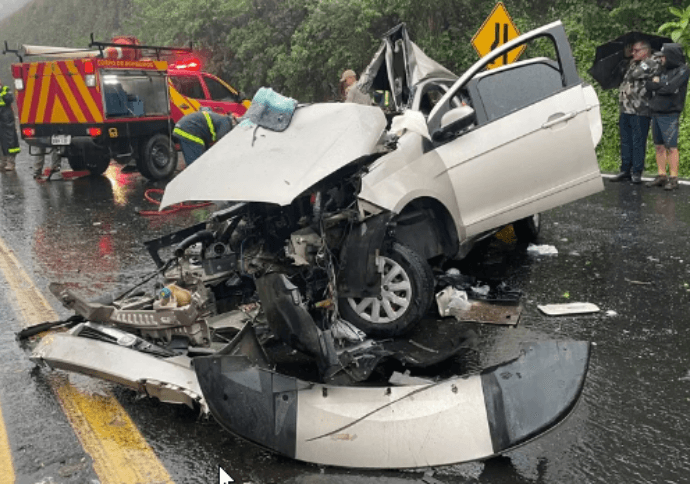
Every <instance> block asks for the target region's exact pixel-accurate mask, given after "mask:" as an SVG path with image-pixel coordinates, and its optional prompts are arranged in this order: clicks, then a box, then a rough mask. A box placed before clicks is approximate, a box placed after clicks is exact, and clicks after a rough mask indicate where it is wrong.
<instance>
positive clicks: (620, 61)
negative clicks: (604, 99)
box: [589, 32, 673, 89]
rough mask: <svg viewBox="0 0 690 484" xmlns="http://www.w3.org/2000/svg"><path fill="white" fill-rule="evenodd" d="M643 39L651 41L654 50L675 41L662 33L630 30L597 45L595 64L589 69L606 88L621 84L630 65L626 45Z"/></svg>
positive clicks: (595, 78)
mask: <svg viewBox="0 0 690 484" xmlns="http://www.w3.org/2000/svg"><path fill="white" fill-rule="evenodd" d="M643 40H646V41H647V42H649V45H651V46H652V50H653V51H655V50H661V46H662V45H663V44H667V43H671V42H673V41H672V40H671V39H669V38H668V37H662V36H660V35H652V34H645V33H642V32H628V33H627V34H623V35H621V36H620V37H618V38H616V39H613V40H611V41H609V42H606V43H605V44H602V45H600V46H599V47H597V51H596V55H595V57H594V64H592V67H591V68H590V69H589V73H590V74H591V76H592V77H593V78H594V80H595V81H597V82H598V83H599V84H601V87H602V88H604V89H613V88H616V87H618V86H620V83H621V82H622V81H623V75H624V74H625V69H626V68H627V66H628V65H627V61H626V58H625V47H626V46H628V45H632V44H634V43H635V42H640V41H643Z"/></svg>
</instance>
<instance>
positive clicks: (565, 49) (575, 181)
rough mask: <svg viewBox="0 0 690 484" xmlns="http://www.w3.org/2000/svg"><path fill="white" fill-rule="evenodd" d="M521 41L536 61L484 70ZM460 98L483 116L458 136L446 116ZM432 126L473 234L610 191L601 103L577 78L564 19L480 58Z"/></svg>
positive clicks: (437, 151) (468, 231)
mask: <svg viewBox="0 0 690 484" xmlns="http://www.w3.org/2000/svg"><path fill="white" fill-rule="evenodd" d="M522 45H526V46H527V51H526V52H528V53H530V52H531V53H533V54H534V53H536V55H537V56H536V57H533V58H531V59H527V60H522V61H519V62H515V63H513V64H509V65H506V66H503V67H500V68H497V69H493V70H489V71H486V70H485V67H486V66H488V65H489V64H491V63H492V62H493V61H494V60H495V59H496V58H498V57H500V56H502V55H503V54H504V53H506V52H508V51H510V50H512V49H515V48H519V47H520V46H522ZM458 98H461V99H463V100H464V101H465V100H466V101H468V103H469V104H470V105H471V107H472V108H473V109H474V115H475V119H474V123H473V124H472V125H471V126H469V128H467V123H465V125H464V126H463V128H464V129H462V130H458V131H457V132H454V131H453V129H454V128H453V123H449V122H448V119H449V118H452V117H453V116H452V113H451V110H453V108H454V105H457V99H458ZM454 103H455V104H454ZM456 109H457V108H456ZM444 116H445V117H444ZM428 124H429V132H430V133H433V134H434V140H435V141H434V146H433V149H432V153H435V155H437V156H438V157H440V159H441V160H442V161H443V164H444V166H445V170H446V171H447V175H448V177H449V179H450V182H451V184H452V187H453V191H454V194H455V197H456V200H457V207H458V210H459V212H460V217H461V224H462V225H463V226H464V228H465V230H466V233H465V235H466V236H467V237H471V236H473V235H477V234H480V233H482V232H484V231H487V230H490V229H494V228H496V227H500V226H502V225H505V224H508V223H511V222H513V221H515V220H520V219H522V218H525V217H528V216H530V215H532V214H535V213H539V212H543V211H545V210H548V209H551V208H554V207H556V206H559V205H563V204H565V203H568V202H571V201H574V200H577V199H579V198H582V197H585V196H587V195H590V194H593V193H596V192H598V191H601V190H602V189H603V183H602V180H601V173H600V171H599V166H598V163H597V158H596V155H595V151H594V148H595V146H596V144H597V143H598V142H599V139H600V137H601V119H600V115H599V102H598V100H597V97H596V94H595V93H594V91H593V88H592V87H591V86H589V85H587V84H585V83H584V82H583V81H582V79H580V77H579V75H578V74H577V70H576V68H575V61H574V59H573V55H572V52H571V49H570V45H569V43H568V40H567V38H566V34H565V30H564V29H563V26H562V24H561V23H560V22H554V23H552V24H549V25H546V26H544V27H542V28H540V29H537V30H534V31H531V32H529V33H528V34H525V35H523V36H520V37H518V38H517V39H514V40H513V41H511V42H509V43H507V44H505V45H503V46H502V47H500V48H498V49H496V50H494V51H492V52H491V53H490V54H489V55H487V56H485V57H484V58H482V59H481V60H480V61H479V62H477V63H476V64H475V65H474V66H472V67H471V68H470V69H469V70H468V71H466V72H465V74H463V76H462V77H461V78H460V79H459V80H458V81H456V82H455V84H454V85H453V87H452V88H451V89H450V90H449V91H448V92H447V93H446V95H445V96H444V97H443V98H442V99H441V100H440V101H439V102H438V103H437V104H436V105H435V106H434V109H433V110H432V111H431V113H430V115H429V118H428ZM432 153H427V155H431V156H434V155H433V154H432Z"/></svg>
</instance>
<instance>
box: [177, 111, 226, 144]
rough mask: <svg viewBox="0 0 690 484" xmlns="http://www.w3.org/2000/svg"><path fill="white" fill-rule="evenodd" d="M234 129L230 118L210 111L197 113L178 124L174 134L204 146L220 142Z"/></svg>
mask: <svg viewBox="0 0 690 484" xmlns="http://www.w3.org/2000/svg"><path fill="white" fill-rule="evenodd" d="M231 128H232V123H231V122H230V118H228V117H227V116H221V115H218V114H215V113H211V112H209V111H196V112H194V113H191V114H188V115H186V116H185V117H183V118H182V119H180V120H179V121H178V122H177V125H176V126H175V129H174V130H173V134H174V135H176V136H177V137H178V138H184V139H186V140H189V141H191V142H193V143H198V144H200V145H202V146H206V145H207V144H209V145H211V144H213V143H215V142H216V141H218V140H219V139H220V138H221V137H223V135H225V134H226V133H228V132H229V131H230V129H231Z"/></svg>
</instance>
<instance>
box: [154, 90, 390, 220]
mask: <svg viewBox="0 0 690 484" xmlns="http://www.w3.org/2000/svg"><path fill="white" fill-rule="evenodd" d="M385 127H386V118H385V116H384V115H383V112H382V111H381V110H380V109H379V108H377V107H373V106H362V105H358V104H352V103H350V104H341V103H328V104H312V105H308V106H300V107H298V108H297V109H296V111H295V113H294V116H293V118H292V121H291V123H290V126H289V128H288V129H286V130H285V131H282V132H276V131H270V130H268V129H264V128H261V127H254V128H242V127H237V128H235V129H233V130H232V131H231V132H230V133H228V134H227V135H226V136H224V137H223V138H221V139H220V140H219V141H218V143H216V144H215V145H214V146H213V147H212V148H211V149H209V150H208V151H207V152H206V153H204V154H203V155H202V156H201V157H199V159H197V160H196V161H195V162H194V163H193V164H192V165H190V166H188V167H187V168H186V169H185V170H184V171H183V172H182V173H180V174H179V175H178V176H177V177H176V178H175V179H173V180H172V181H171V182H170V183H169V184H168V186H167V187H166V189H165V194H164V195H163V200H162V202H161V209H164V208H165V207H168V206H170V205H174V204H176V203H180V202H184V201H188V200H213V201H221V200H227V201H249V202H265V203H274V204H277V205H289V204H290V203H291V202H292V201H293V200H294V199H295V197H297V196H298V195H300V194H301V193H302V192H304V191H305V190H307V189H308V188H309V187H311V186H312V185H314V184H315V183H317V182H319V181H320V180H323V179H324V178H325V177H326V176H328V175H330V174H331V173H333V172H335V171H337V170H338V169H339V168H342V167H343V166H345V165H347V164H348V163H350V162H352V161H353V160H356V159H357V158H359V157H360V156H363V155H368V154H370V153H372V152H373V151H374V150H375V147H376V144H377V142H378V140H379V139H380V138H381V135H382V134H383V132H384V129H385Z"/></svg>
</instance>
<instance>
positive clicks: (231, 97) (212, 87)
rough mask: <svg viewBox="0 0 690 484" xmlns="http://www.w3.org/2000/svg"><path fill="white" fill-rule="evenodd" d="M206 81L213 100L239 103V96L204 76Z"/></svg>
mask: <svg viewBox="0 0 690 484" xmlns="http://www.w3.org/2000/svg"><path fill="white" fill-rule="evenodd" d="M204 81H206V87H207V88H208V92H209V94H210V95H211V99H212V100H214V101H230V102H239V99H238V96H237V95H236V94H234V93H233V92H232V91H230V89H228V88H227V87H225V86H224V85H223V84H221V83H220V82H219V81H217V80H216V79H214V78H212V77H208V76H204Z"/></svg>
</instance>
